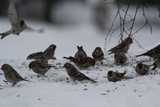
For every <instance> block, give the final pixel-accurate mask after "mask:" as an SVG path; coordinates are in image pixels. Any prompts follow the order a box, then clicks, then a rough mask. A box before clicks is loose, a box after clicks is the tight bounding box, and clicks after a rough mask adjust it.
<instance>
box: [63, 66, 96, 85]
mask: <svg viewBox="0 0 160 107" xmlns="http://www.w3.org/2000/svg"><path fill="white" fill-rule="evenodd" d="M64 68H65V69H66V71H67V74H68V75H69V77H70V78H71V79H73V80H79V81H83V80H89V81H91V82H93V83H97V82H96V81H94V80H93V79H91V78H89V77H87V76H85V75H84V74H83V73H81V72H79V71H78V70H77V69H76V68H75V67H74V66H73V65H72V64H70V63H66V64H64Z"/></svg>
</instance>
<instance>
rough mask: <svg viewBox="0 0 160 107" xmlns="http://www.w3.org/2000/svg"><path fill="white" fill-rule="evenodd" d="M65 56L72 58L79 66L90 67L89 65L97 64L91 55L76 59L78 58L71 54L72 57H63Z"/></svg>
mask: <svg viewBox="0 0 160 107" xmlns="http://www.w3.org/2000/svg"><path fill="white" fill-rule="evenodd" d="M63 58H65V59H69V60H71V61H72V62H73V63H75V64H76V65H77V66H78V67H79V68H89V67H91V66H94V65H95V61H94V60H93V59H92V58H91V57H85V58H79V59H76V58H74V57H72V56H70V57H63Z"/></svg>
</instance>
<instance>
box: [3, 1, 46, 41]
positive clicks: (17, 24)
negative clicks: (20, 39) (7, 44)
mask: <svg viewBox="0 0 160 107" xmlns="http://www.w3.org/2000/svg"><path fill="white" fill-rule="evenodd" d="M8 18H9V20H10V22H11V26H12V28H11V29H10V30H9V31H6V32H4V33H0V35H1V39H3V38H5V37H6V36H8V35H10V34H14V35H19V34H20V33H21V32H22V31H23V30H25V29H27V30H30V31H36V32H43V29H39V30H34V29H32V28H30V27H28V26H27V25H26V23H25V21H24V20H22V19H19V17H18V15H17V11H16V8H15V4H14V0H10V2H9V6H8Z"/></svg>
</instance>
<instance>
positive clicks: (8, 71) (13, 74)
mask: <svg viewBox="0 0 160 107" xmlns="http://www.w3.org/2000/svg"><path fill="white" fill-rule="evenodd" d="M1 70H2V71H3V72H4V76H5V78H6V80H7V81H6V83H7V82H10V83H13V84H12V86H14V85H15V84H17V83H18V82H20V81H27V82H30V81H29V80H26V79H24V78H22V77H21V76H20V75H19V74H18V72H17V71H16V70H15V69H13V68H12V66H10V65H9V64H3V65H2V67H1Z"/></svg>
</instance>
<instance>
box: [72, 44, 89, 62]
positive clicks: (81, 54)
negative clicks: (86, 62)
mask: <svg viewBox="0 0 160 107" xmlns="http://www.w3.org/2000/svg"><path fill="white" fill-rule="evenodd" d="M77 49H78V51H77V52H76V54H75V55H74V57H75V58H77V59H79V58H85V57H87V54H86V52H85V51H84V50H83V46H77Z"/></svg>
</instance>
